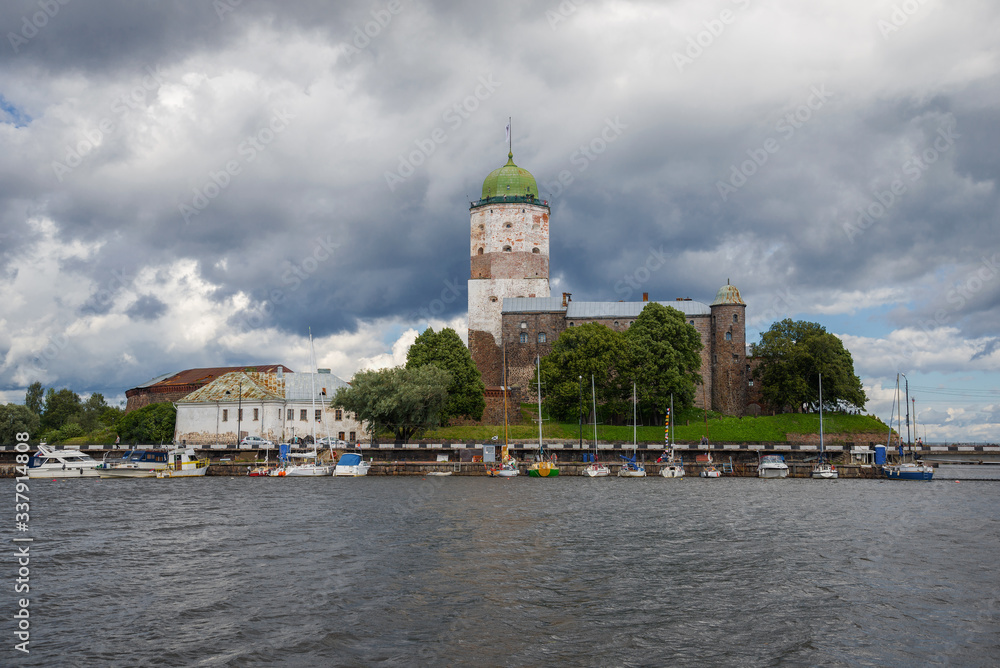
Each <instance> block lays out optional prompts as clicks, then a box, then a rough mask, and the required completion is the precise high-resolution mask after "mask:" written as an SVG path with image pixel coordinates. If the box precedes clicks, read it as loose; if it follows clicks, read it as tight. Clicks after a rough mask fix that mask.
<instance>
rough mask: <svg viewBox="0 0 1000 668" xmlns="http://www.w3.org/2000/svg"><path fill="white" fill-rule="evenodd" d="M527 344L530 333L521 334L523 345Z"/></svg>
mask: <svg viewBox="0 0 1000 668" xmlns="http://www.w3.org/2000/svg"><path fill="white" fill-rule="evenodd" d="M527 342H528V333H527V332H521V343H527Z"/></svg>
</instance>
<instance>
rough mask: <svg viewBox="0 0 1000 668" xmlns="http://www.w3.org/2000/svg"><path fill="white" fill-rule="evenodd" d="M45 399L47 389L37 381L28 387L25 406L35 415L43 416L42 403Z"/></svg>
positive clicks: (25, 394)
mask: <svg viewBox="0 0 1000 668" xmlns="http://www.w3.org/2000/svg"><path fill="white" fill-rule="evenodd" d="M44 399H45V388H44V387H42V384H41V383H40V382H38V381H37V380H36V381H35V382H34V383H32V384H31V385H29V386H28V390H27V391H26V392H25V393H24V405H25V406H26V407H27V408H28V410H29V411H31V412H32V413H34V414H35V415H41V414H42V407H43V404H42V402H43V401H44Z"/></svg>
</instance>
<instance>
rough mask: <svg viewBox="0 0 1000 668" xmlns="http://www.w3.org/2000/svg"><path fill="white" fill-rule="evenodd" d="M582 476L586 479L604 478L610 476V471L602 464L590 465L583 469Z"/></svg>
mask: <svg viewBox="0 0 1000 668" xmlns="http://www.w3.org/2000/svg"><path fill="white" fill-rule="evenodd" d="M583 475H585V476H587V477H588V478H606V477H607V476H609V475H611V469H609V468H608V467H607V466H604V465H603V464H591V465H590V466H588V467H587V468H585V469H583Z"/></svg>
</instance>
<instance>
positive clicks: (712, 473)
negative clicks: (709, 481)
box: [699, 467, 722, 478]
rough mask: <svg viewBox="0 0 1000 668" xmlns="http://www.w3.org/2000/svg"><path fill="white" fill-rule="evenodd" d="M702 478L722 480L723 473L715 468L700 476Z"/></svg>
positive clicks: (703, 472)
mask: <svg viewBox="0 0 1000 668" xmlns="http://www.w3.org/2000/svg"><path fill="white" fill-rule="evenodd" d="M699 475H700V476H701V477H702V478H721V477H722V471H720V470H719V469H717V468H715V467H711V468H707V469H705V470H704V471H702V472H701V473H700V474H699Z"/></svg>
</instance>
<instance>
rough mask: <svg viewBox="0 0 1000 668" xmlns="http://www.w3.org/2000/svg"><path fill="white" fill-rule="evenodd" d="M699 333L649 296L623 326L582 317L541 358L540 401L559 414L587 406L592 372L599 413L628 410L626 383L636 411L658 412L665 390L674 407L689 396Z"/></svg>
mask: <svg viewBox="0 0 1000 668" xmlns="http://www.w3.org/2000/svg"><path fill="white" fill-rule="evenodd" d="M701 347H702V345H701V337H700V336H699V335H698V332H697V331H696V330H695V329H694V327H692V326H691V325H689V324H688V323H687V322H686V321H685V319H684V315H683V314H682V313H681V312H680V311H678V310H677V309H674V308H671V307H669V306H663V305H662V304H657V303H655V302H650V303H649V304H647V305H646V307H645V308H644V309H643V310H642V313H640V314H639V317H638V318H636V320H635V322H634V323H633V324H632V326H631V327H629V329H628V330H626V331H625V332H617V331H615V330H613V329H611V328H609V327H607V326H605V325H600V324H597V323H588V324H585V325H581V326H580V327H572V328H570V329H567V330H565V331H564V332H563V333H562V334H560V335H559V338H558V339H556V341H555V343H554V344H553V345H552V352H551V353H549V354H548V355H546V356H545V358H544V359H542V381H543V382H544V383H545V392H544V393H545V397H546V398H545V404H546V407H547V408H548V410H549V411H550V412H551V413H552V414H553V415H555V416H556V417H558V418H560V419H572V418H574V417H576V416H577V414H578V412H579V411H580V404H581V399H580V395H581V390H582V394H583V395H584V400H583V401H582V404H583V405H584V406H586V407H587V408H586V409H585V412H586V413H588V414H589V412H590V408H589V406H590V401H588V400H587V398H588V397H589V396H590V392H589V386H590V378H591V374H593V376H594V385H595V392H596V395H597V400H598V402H599V403H600V404H601V406H602V410H603V412H604V413H605V415H631V413H632V383H633V382H635V385H636V393H637V395H638V399H639V406H640V411H645V412H648V411H654V412H658V413H663V412H664V410H665V409H666V408H667V407H668V406H669V405H670V395H671V394H673V395H674V404H675V406H676V407H678V408H683V407H687V406H690V405H691V404H692V403H693V402H694V397H695V388H696V385H697V383H699V382H700V380H701V377H700V376H699V374H698V370H699V368H700V367H701V356H700V351H701Z"/></svg>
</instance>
